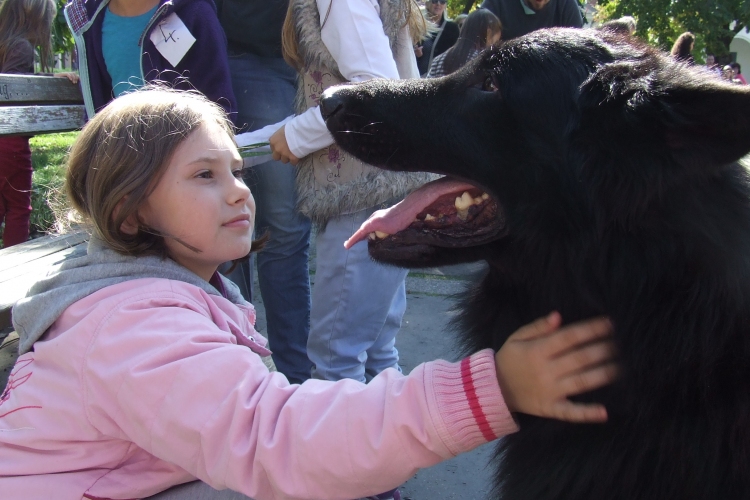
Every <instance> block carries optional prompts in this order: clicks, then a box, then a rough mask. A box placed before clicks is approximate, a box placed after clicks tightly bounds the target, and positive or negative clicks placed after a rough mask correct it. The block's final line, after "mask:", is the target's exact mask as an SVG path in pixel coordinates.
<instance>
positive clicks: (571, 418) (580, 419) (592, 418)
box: [550, 400, 607, 424]
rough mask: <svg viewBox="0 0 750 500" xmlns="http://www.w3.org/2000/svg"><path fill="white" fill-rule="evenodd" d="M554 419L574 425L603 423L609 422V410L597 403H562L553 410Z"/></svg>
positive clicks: (566, 401) (565, 401)
mask: <svg viewBox="0 0 750 500" xmlns="http://www.w3.org/2000/svg"><path fill="white" fill-rule="evenodd" d="M550 416H551V417H552V418H556V419H558V420H564V421H566V422H573V423H579V424H580V423H602V422H606V421H607V409H606V408H605V407H604V406H603V405H600V404H596V403H574V402H572V401H568V400H564V401H560V402H559V403H558V404H556V405H555V406H554V407H553V408H552V415H550Z"/></svg>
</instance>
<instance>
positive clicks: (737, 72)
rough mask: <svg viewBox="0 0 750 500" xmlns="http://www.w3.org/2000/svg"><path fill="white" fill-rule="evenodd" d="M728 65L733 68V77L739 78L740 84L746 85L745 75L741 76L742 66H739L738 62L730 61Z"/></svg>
mask: <svg viewBox="0 0 750 500" xmlns="http://www.w3.org/2000/svg"><path fill="white" fill-rule="evenodd" d="M729 65H730V66H731V67H732V69H734V77H735V78H736V79H737V80H739V82H740V83H741V84H742V85H747V80H745V77H744V76H742V66H740V63H738V62H732V63H729Z"/></svg>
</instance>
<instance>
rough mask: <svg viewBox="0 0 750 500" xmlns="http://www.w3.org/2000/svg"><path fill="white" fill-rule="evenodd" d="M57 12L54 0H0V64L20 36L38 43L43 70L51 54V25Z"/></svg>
mask: <svg viewBox="0 0 750 500" xmlns="http://www.w3.org/2000/svg"><path fill="white" fill-rule="evenodd" d="M56 13H57V5H55V1H54V0H3V2H2V4H0V68H2V67H3V66H4V65H5V61H6V60H7V57H8V53H9V52H10V51H11V49H12V48H13V47H15V46H16V45H18V43H20V42H22V41H23V40H27V41H28V42H29V43H31V45H33V46H35V47H39V52H40V56H41V57H40V61H41V65H42V71H48V70H49V63H50V59H51V56H52V38H51V36H50V29H51V27H52V21H53V20H54V19H55V14H56Z"/></svg>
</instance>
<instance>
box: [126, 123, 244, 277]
mask: <svg viewBox="0 0 750 500" xmlns="http://www.w3.org/2000/svg"><path fill="white" fill-rule="evenodd" d="M138 213H139V215H140V217H141V219H142V220H143V222H144V223H146V224H147V225H148V226H150V227H151V228H153V229H156V230H158V231H159V232H160V233H162V234H165V235H168V236H165V238H164V240H165V243H166V246H167V251H168V252H169V256H170V257H171V258H172V259H173V260H175V261H176V262H177V263H179V264H181V265H183V266H185V267H186V268H188V269H189V270H191V271H193V272H194V273H195V274H197V275H198V276H200V277H202V278H203V279H205V280H206V281H208V280H209V279H210V278H211V276H212V275H213V274H214V272H215V271H216V269H217V268H218V267H219V265H221V264H222V263H224V262H228V261H231V260H233V259H238V258H240V257H244V256H245V255H247V254H248V252H250V246H251V243H252V237H253V226H254V223H255V200H254V199H253V196H252V194H250V189H248V187H247V186H246V185H245V183H244V182H243V180H242V158H241V157H240V155H239V153H238V152H237V148H236V147H235V145H234V143H233V142H232V140H231V138H230V137H229V135H228V134H227V132H226V131H225V130H224V129H222V128H221V127H220V126H219V125H218V124H216V123H210V122H208V123H204V124H202V125H201V126H200V127H198V128H197V129H196V130H194V131H193V132H192V133H191V134H190V135H189V136H188V137H187V138H186V139H185V140H184V141H183V142H182V144H180V145H179V146H177V148H176V149H175V152H174V154H173V156H172V158H171V160H170V161H169V164H168V165H167V168H166V171H165V172H164V175H163V176H162V178H161V179H160V180H159V183H158V184H157V185H156V188H155V189H154V191H153V192H152V193H151V194H150V195H149V196H148V198H147V199H146V202H145V203H144V205H143V206H142V207H141V208H140V209H139V210H138ZM180 241H182V242H184V243H186V244H187V245H190V246H191V247H194V248H195V249H197V250H199V251H197V252H196V251H195V250H191V249H190V248H188V247H187V246H186V245H184V244H182V243H180Z"/></svg>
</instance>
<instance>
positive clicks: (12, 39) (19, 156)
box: [0, 0, 78, 248]
mask: <svg viewBox="0 0 750 500" xmlns="http://www.w3.org/2000/svg"><path fill="white" fill-rule="evenodd" d="M56 12H57V7H56V6H55V2H54V0H4V1H3V2H2V3H1V4H0V73H15V74H32V73H34V47H39V55H40V61H41V66H42V71H45V70H48V69H49V68H48V65H49V62H50V57H51V46H52V40H51V38H50V27H51V26H52V20H53V19H54V18H55V13H56ZM55 76H60V77H66V78H68V79H69V80H70V81H71V82H73V83H77V82H78V75H76V74H75V73H58V74H57V75H55ZM31 177H32V169H31V149H30V148H29V138H28V137H25V136H23V137H0V224H2V222H3V220H5V230H4V232H3V246H4V247H6V248H7V247H9V246H12V245H16V244H18V243H23V242H24V241H26V240H28V239H29V218H30V215H31Z"/></svg>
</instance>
